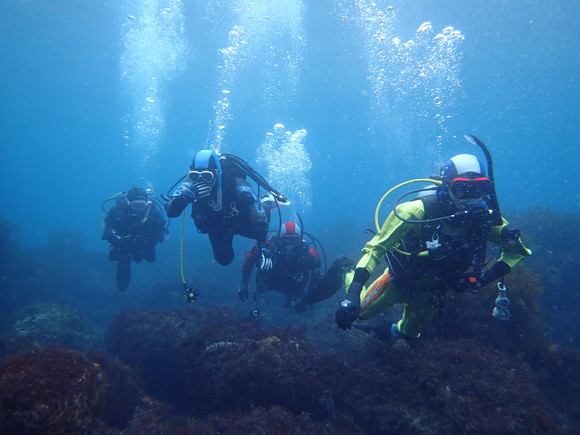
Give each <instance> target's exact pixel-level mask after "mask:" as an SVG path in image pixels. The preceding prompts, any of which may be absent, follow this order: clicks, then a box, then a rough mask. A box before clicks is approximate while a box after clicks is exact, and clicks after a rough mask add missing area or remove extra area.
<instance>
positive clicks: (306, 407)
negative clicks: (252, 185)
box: [0, 0, 580, 433]
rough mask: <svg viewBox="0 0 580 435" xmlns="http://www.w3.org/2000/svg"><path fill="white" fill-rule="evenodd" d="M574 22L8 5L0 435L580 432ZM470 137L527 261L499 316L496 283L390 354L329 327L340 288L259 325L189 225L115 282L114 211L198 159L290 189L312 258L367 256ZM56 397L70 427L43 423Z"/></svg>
mask: <svg viewBox="0 0 580 435" xmlns="http://www.w3.org/2000/svg"><path fill="white" fill-rule="evenodd" d="M579 23H580V3H578V2H577V1H574V0H557V1H538V0H528V1H524V0H489V1H475V0H474V1H465V0H463V1H461V0H424V1H420V2H414V1H411V0H393V1H383V0H375V1H371V0H118V1H112V0H104V1H100V0H81V1H79V0H3V1H2V2H1V3H0V59H1V62H2V67H1V68H0V172H1V174H2V176H1V184H0V187H1V189H2V192H3V196H2V197H3V201H2V204H1V206H0V225H1V226H0V236H1V237H0V243H1V244H2V246H1V250H2V252H1V253H0V269H1V276H0V277H1V280H0V318H1V320H0V357H2V358H3V359H2V360H0V378H1V379H3V380H6V382H5V383H4V384H0V403H2V406H0V431H6V433H33V432H34V431H42V429H43V428H44V427H48V425H53V427H54V428H56V429H55V430H61V431H64V432H66V433H86V432H84V431H86V430H88V431H89V432H90V433H101V432H102V433H121V431H123V432H122V433H145V432H149V431H151V430H161V431H162V432H163V431H165V432H163V433H194V432H196V433H256V432H258V431H263V432H264V433H343V432H344V433H386V432H389V431H391V432H392V433H450V432H458V433H462V432H475V433H491V432H494V433H497V432H498V431H500V432H501V431H507V432H509V433H523V432H532V433H574V432H575V431H578V430H580V389H579V387H578V385H580V373H579V371H578V367H579V365H578V364H577V362H578V361H579V358H580V357H579V356H578V351H579V350H580V341H579V340H580V320H578V316H577V310H578V309H580V296H578V294H577V290H578V289H577V287H578V283H579V282H580V280H579V278H580V276H579V275H578V270H580V256H579V254H578V250H577V244H578V240H580V223H579V222H580V219H579V215H580V190H579V188H578V187H579V186H578V175H577V172H578V168H579V167H580V156H579V152H578V151H579V149H580V140H579V138H578V135H577V134H576V129H577V127H578V125H580V116H579V114H578V101H579V100H580V81H579V78H578V77H579V71H580V39H578V37H577V30H578V25H579ZM469 134H473V135H475V136H477V137H478V138H479V139H481V140H482V141H483V142H484V143H485V144H486V145H487V147H488V148H489V150H490V152H491V155H492V157H493V165H494V166H493V169H494V173H495V187H496V190H497V196H498V199H499V204H500V206H501V210H502V212H503V214H504V217H506V219H508V220H509V221H510V222H511V223H512V224H513V225H514V226H515V227H517V228H519V229H520V230H521V233H522V239H523V240H524V242H525V243H526V246H527V247H529V248H530V249H531V250H532V251H533V253H534V254H533V256H532V257H531V258H530V259H528V260H527V261H525V262H524V263H523V265H522V266H520V267H518V269H517V272H515V271H514V273H513V274H512V275H510V277H511V281H510V280H507V282H508V283H509V286H510V292H511V293H510V294H512V296H513V300H512V307H513V313H512V319H511V320H510V321H509V322H505V323H504V322H500V323H501V325H499V324H498V321H497V320H496V319H494V318H493V317H492V316H491V315H490V312H491V309H492V308H493V300H494V299H495V297H496V295H497V291H496V289H495V288H491V290H489V291H487V292H484V291H482V292H480V293H478V294H476V295H466V294H464V293H461V294H457V295H456V296H454V297H452V298H450V299H451V300H450V302H449V303H448V304H447V303H446V306H445V307H444V309H442V310H441V311H442V313H443V314H442V315H441V316H439V317H437V318H436V320H435V321H434V324H433V325H432V326H430V327H429V328H428V329H427V331H426V332H425V334H424V336H422V337H421V339H420V340H418V341H416V342H411V343H406V342H405V343H404V344H400V343H399V345H395V344H393V343H391V342H389V343H383V342H380V341H378V340H375V339H374V338H372V337H369V336H367V335H366V334H363V333H362V332H360V331H357V330H352V331H346V332H344V331H340V330H339V329H338V328H337V327H336V325H335V323H334V311H335V310H336V308H337V305H338V303H339V302H340V299H341V296H342V294H336V295H335V296H333V297H332V298H330V299H328V300H326V301H323V302H320V303H318V304H315V305H313V306H312V307H311V308H310V309H309V310H307V311H306V312H304V313H301V314H298V313H294V312H290V310H288V309H287V307H286V308H285V307H283V304H284V301H283V298H282V296H280V295H277V294H265V295H262V296H261V297H260V300H259V301H257V302H256V303H257V304H258V305H257V307H259V311H260V316H259V318H256V317H252V315H251V313H250V312H251V308H252V307H251V304H249V303H248V302H246V303H242V302H241V301H240V300H239V298H238V296H237V293H236V291H237V289H238V287H239V282H240V278H241V273H242V272H241V270H242V264H243V262H244V256H245V253H246V251H249V250H250V249H251V248H252V241H251V240H250V239H247V238H243V237H241V236H236V237H235V238H234V250H235V258H234V261H233V262H232V264H230V265H228V266H221V265H219V264H217V263H216V262H215V261H214V259H213V255H212V251H211V247H210V243H209V241H208V238H207V236H206V235H204V234H200V233H198V231H196V229H195V226H194V225H193V222H192V220H191V218H190V217H189V211H188V210H189V209H187V210H186V212H185V214H186V216H185V222H184V223H183V224H182V221H181V219H180V218H176V219H171V222H170V224H169V238H168V239H167V240H165V241H164V242H163V243H160V244H158V245H157V247H156V255H157V259H156V261H155V262H153V263H146V262H143V263H140V264H134V265H133V276H132V280H131V284H130V286H129V288H128V290H127V291H126V292H119V291H118V290H117V288H116V285H115V265H114V263H112V262H110V261H109V260H108V258H107V256H108V243H106V242H105V241H103V240H101V233H102V227H101V224H102V222H103V219H104V218H105V215H106V211H107V209H108V207H110V205H111V202H106V201H107V200H108V199H110V198H112V197H113V196H114V195H115V194H118V193H120V192H126V191H127V190H129V189H130V188H131V187H132V186H133V185H135V184H138V185H140V186H143V187H146V188H150V189H152V192H154V194H155V197H156V198H157V199H158V200H159V201H161V198H162V195H163V194H167V193H168V192H169V190H170V188H172V186H174V184H175V183H176V182H177V181H178V180H179V179H180V178H181V177H183V176H185V175H186V174H187V171H188V170H189V165H190V164H191V161H192V158H193V157H194V155H195V153H196V152H198V151H200V150H203V149H211V150H215V151H218V152H221V153H231V154H235V155H237V156H239V157H241V158H242V159H244V160H245V161H246V162H248V163H249V164H250V165H251V166H252V167H253V168H254V169H255V170H256V171H258V172H259V173H260V174H261V175H263V177H264V178H265V179H266V180H267V181H268V183H269V184H270V185H272V186H273V187H274V188H275V189H277V190H278V191H279V192H281V193H282V194H283V195H285V196H286V197H288V198H289V199H290V201H291V204H290V205H288V206H286V207H283V208H281V209H280V211H279V212H278V211H275V212H274V213H272V219H271V223H270V229H271V230H278V229H279V227H280V224H281V221H282V220H290V219H296V218H297V216H299V217H300V219H301V220H302V223H303V225H304V231H306V232H307V233H310V234H313V235H315V238H316V240H317V241H318V242H319V243H320V244H321V245H322V249H321V251H322V250H323V251H324V252H323V254H324V257H325V258H324V260H325V263H324V265H323V266H324V267H325V266H327V265H329V264H330V263H331V261H332V260H334V259H336V258H339V257H341V256H349V257H351V258H353V259H355V261H358V259H359V258H360V255H361V254H360V250H361V248H362V247H363V246H364V244H365V243H366V242H367V240H368V239H370V237H371V236H369V233H368V232H365V230H367V229H374V228H375V225H374V220H375V208H376V206H377V203H378V202H379V200H380V199H381V197H382V196H383V194H384V193H385V192H386V191H388V190H389V189H390V188H392V187H393V186H395V185H397V184H399V183H402V182H405V181H407V180H410V179H417V178H422V179H425V178H429V177H430V176H431V175H433V174H437V173H438V172H439V169H440V167H441V166H442V165H443V164H445V163H446V162H447V161H448V159H449V158H450V157H452V156H454V155H456V154H460V153H468V154H475V155H477V156H478V157H479V158H480V159H481V160H482V161H484V162H485V160H486V159H485V156H484V154H483V153H482V151H481V149H480V148H479V147H477V146H476V145H475V144H474V143H472V142H470V141H468V140H466V138H465V136H466V135H469ZM422 186H423V185H414V186H413V188H419V187H422ZM404 191H405V190H404V189H403V190H402V191H401V192H400V193H399V194H397V195H393V198H389V200H388V201H385V203H384V205H383V206H382V208H381V211H380V219H381V222H382V220H383V219H385V218H386V216H387V214H388V212H389V211H390V210H391V209H392V207H393V204H394V201H395V200H396V199H397V197H398V196H400V195H401V194H402V193H403V192H404ZM407 191H408V190H407ZM169 193H170V192H169ZM103 202H104V205H103V207H102V204H103ZM326 260H327V261H326ZM180 262H182V267H181V268H180ZM180 273H183V274H184V276H185V278H186V281H187V283H188V285H190V286H191V287H192V288H196V289H199V292H200V296H199V298H198V300H197V301H196V302H194V303H192V304H188V303H187V302H185V301H184V298H183V285H182V283H181V282H180ZM518 291H519V293H518ZM341 293H342V291H341ZM399 314H400V307H399V311H398V312H397V311H395V313H394V314H393V313H391V314H387V317H388V316H389V315H390V316H391V317H390V319H391V320H394V319H396V318H397V316H398V315H399ZM494 322H495V323H494ZM39 325H40V327H39ZM506 325H507V326H506ZM39 361H50V363H47V364H48V365H50V364H52V366H50V368H49V367H48V366H43V364H42V363H40V362H39ZM402 361H406V362H407V365H404V364H403V363H402ZM353 365H354V366H356V367H357V370H358V369H360V370H359V371H358V372H357V373H358V374H357V375H356V376H355V375H353V376H352V377H349V376H342V374H345V373H347V372H348V371H352V370H351V369H350V368H349V367H352V366H353ZM17 366H23V367H27V370H28V372H27V373H24V372H21V373H20V374H17V372H16V371H15V370H16V369H15V367H17ZM445 366H447V367H453V370H451V371H448V370H447V369H446V368H445ZM192 367H195V368H196V369H195V370H191V368H192ZM355 371H356V370H355ZM478 371H479V372H478ZM160 372H163V375H160V374H159V373H160ZM137 373H139V375H137ZM297 373H306V375H304V376H302V377H301V376H298V375H297ZM361 373H365V374H366V376H362V375H361ZM474 373H479V375H478V376H480V377H479V379H477V380H476V379H473V380H471V381H470V379H472V378H475V377H476V376H475V375H474ZM18 376H20V378H18ZM27 376H28V377H27ZM35 376H36V377H38V376H40V377H42V378H43V379H47V381H46V383H44V384H42V385H38V384H35V383H34V382H33V380H32V379H34V377H35ZM17 378H18V382H16V379H17ZM76 378H82V379H84V380H85V382H86V384H83V385H81V386H76V387H75V388H71V387H70V385H72V384H71V382H73V383H74V379H76ZM71 379H72V381H71ZM256 379H259V381H257V380H256ZM3 382H4V381H3ZM272 386H273V387H274V388H271V387H272ZM33 391H34V392H35V394H32V393H31V392H33ZM50 391H58V392H59V393H58V395H59V396H58V397H63V398H64V397H66V398H67V399H66V400H72V402H70V403H73V402H74V403H76V405H75V406H76V407H77V408H75V409H76V411H75V412H74V413H72V412H71V413H70V414H66V413H60V414H59V413H58V412H56V411H55V412H52V411H51V410H50V409H49V410H47V411H46V412H45V413H38V412H33V411H31V410H32V409H38V408H35V406H36V405H35V402H34V400H41V399H39V398H40V397H43V395H44V394H46V395H49V394H50ZM394 396H397V397H398V398H399V399H398V400H394V399H393V397H394ZM14 397H21V399H20V401H19V402H15V400H14ZM71 397H73V399H71ZM371 397H374V399H373V400H371ZM417 397H425V398H426V399H425V401H424V403H422V404H421V405H417V404H416V400H415V399H416V398H417ZM64 400H65V399H63V401H64ZM357 400H358V402H357ZM27 401H28V402H27ZM14 403H16V405H14ZM67 403H68V402H67ZM7 404H12V405H7ZM359 404H360V405H359ZM567 404H568V405H567ZM570 404H572V405H570ZM11 407H12V408H11ZM360 407H363V408H364V409H365V410H364V411H360V410H359V408H360ZM443 408H445V410H444V411H441V409H443ZM531 410H534V411H531ZM11 412H12V413H11ZM26 413H29V414H26ZM357 413H358V414H359V415H356V414H357ZM24 414H26V415H27V417H26V418H23V419H22V421H19V420H18V418H17V417H15V416H16V415H24ZM486 415H487V416H488V419H485V418H484V416H486ZM192 416H195V417H196V418H195V419H191V418H190V417H192ZM489 416H494V417H493V418H490V417H489ZM494 419H495V420H494ZM492 420H493V421H492ZM506 425H510V426H509V429H506V427H508V426H506ZM87 428H90V429H87ZM470 428H471V429H470ZM478 428H479V429H478ZM180 430H181V432H180ZM107 431H109V432H107Z"/></svg>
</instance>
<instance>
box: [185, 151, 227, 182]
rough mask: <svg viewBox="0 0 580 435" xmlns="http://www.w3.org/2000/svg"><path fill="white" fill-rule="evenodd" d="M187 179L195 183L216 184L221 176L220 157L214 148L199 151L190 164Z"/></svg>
mask: <svg viewBox="0 0 580 435" xmlns="http://www.w3.org/2000/svg"><path fill="white" fill-rule="evenodd" d="M189 169H190V171H189V172H188V174H187V180H188V181H191V182H192V183H193V184H197V183H203V184H207V185H209V186H212V187H213V186H214V185H215V184H216V182H217V178H218V177H219V176H220V171H219V170H218V169H219V157H218V156H217V154H216V153H215V152H214V151H212V150H201V151H198V152H197V153H196V154H195V156H194V157H193V161H192V162H191V165H190V166H189Z"/></svg>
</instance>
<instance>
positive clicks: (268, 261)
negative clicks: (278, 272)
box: [259, 248, 273, 272]
mask: <svg viewBox="0 0 580 435" xmlns="http://www.w3.org/2000/svg"><path fill="white" fill-rule="evenodd" d="M272 266H273V264H272V257H271V256H270V253H269V252H268V250H267V249H266V248H262V249H261V250H260V265H259V268H260V270H261V271H263V272H266V271H268V270H270V269H272Z"/></svg>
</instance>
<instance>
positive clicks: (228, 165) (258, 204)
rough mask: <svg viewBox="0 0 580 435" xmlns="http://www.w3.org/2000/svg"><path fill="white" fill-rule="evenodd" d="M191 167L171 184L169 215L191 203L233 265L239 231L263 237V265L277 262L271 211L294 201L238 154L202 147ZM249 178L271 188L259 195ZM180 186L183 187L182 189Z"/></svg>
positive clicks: (222, 257) (218, 256)
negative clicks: (270, 240)
mask: <svg viewBox="0 0 580 435" xmlns="http://www.w3.org/2000/svg"><path fill="white" fill-rule="evenodd" d="M189 168H190V171H189V172H188V173H187V174H186V175H185V176H183V177H182V178H181V179H180V180H179V181H177V183H175V184H174V185H173V187H172V188H171V189H170V191H171V190H173V192H172V193H171V194H170V195H169V196H168V197H166V198H165V199H167V200H168V202H167V203H166V204H165V210H166V212H167V216H168V217H170V218H174V217H177V216H179V215H180V214H181V213H182V212H183V210H184V209H185V208H186V207H187V205H188V204H191V217H192V218H193V221H194V223H195V226H196V227H197V229H198V231H199V232H200V233H202V234H207V235H208V236H209V240H210V243H211V246H212V249H213V254H214V258H215V260H216V261H217V262H218V263H219V264H221V265H224V266H225V265H228V264H230V263H231V262H232V261H233V259H234V250H233V247H232V242H233V237H234V235H241V236H243V237H247V238H250V239H254V240H256V241H257V242H258V246H259V248H260V257H261V258H260V259H261V261H260V267H262V268H268V267H270V266H271V260H270V256H269V253H268V251H267V249H266V237H267V232H268V226H269V224H270V211H271V210H272V209H274V208H276V207H277V205H278V203H279V202H281V203H288V200H287V199H286V197H284V196H283V195H282V194H280V193H279V192H278V191H276V190H274V189H273V188H272V187H271V186H270V185H269V184H268V182H267V181H266V180H265V179H264V178H263V177H262V176H261V175H260V174H258V173H257V172H256V171H255V170H254V169H253V168H252V167H251V166H250V165H249V164H248V163H246V162H245V161H244V160H242V159H241V158H239V157H237V156H235V155H233V154H220V153H218V152H216V151H213V150H202V151H199V152H197V153H196V154H195V156H194V157H193V162H192V163H191V166H190V167H189ZM246 177H249V178H250V179H252V180H253V181H255V182H256V183H257V184H258V186H259V188H260V187H262V188H263V189H265V190H266V192H264V193H262V194H259V190H258V195H256V194H255V193H254V191H253V189H252V186H251V185H250V183H248V181H247V180H246ZM176 186H177V188H176Z"/></svg>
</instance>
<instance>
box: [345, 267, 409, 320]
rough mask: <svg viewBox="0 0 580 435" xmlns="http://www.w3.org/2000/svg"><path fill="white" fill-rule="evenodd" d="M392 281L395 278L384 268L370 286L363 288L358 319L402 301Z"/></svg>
mask: <svg viewBox="0 0 580 435" xmlns="http://www.w3.org/2000/svg"><path fill="white" fill-rule="evenodd" d="M349 273H350V272H349ZM347 275H348V274H347ZM351 280H352V278H351ZM394 281H395V279H394V278H393V277H392V276H391V275H390V274H389V272H388V269H386V270H385V272H384V273H383V274H382V275H381V276H379V277H378V278H377V279H376V280H375V281H374V282H373V283H372V284H371V285H370V286H368V287H367V288H363V291H362V292H361V295H360V304H361V309H360V313H359V318H360V319H362V320H368V319H371V318H373V317H375V316H377V315H378V314H380V313H382V312H383V311H385V310H387V309H389V308H391V307H392V306H393V305H395V304H397V303H401V302H402V299H403V294H402V291H401V290H400V289H399V288H398V287H397V286H396V285H395V284H394Z"/></svg>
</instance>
